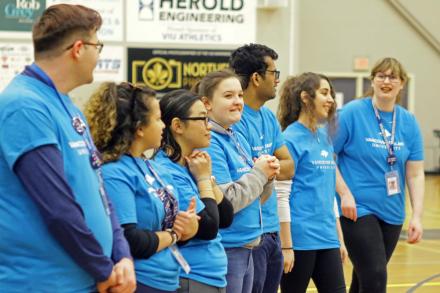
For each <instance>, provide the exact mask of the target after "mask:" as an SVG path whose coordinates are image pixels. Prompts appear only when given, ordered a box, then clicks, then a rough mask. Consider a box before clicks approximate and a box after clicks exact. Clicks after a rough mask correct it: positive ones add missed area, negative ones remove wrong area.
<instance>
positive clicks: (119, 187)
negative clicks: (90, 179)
mask: <svg viewBox="0 0 440 293" xmlns="http://www.w3.org/2000/svg"><path fill="white" fill-rule="evenodd" d="M106 167H107V166H105V165H104V167H103V174H104V187H105V191H106V192H107V195H108V197H109V199H110V200H111V201H112V202H113V205H114V206H115V207H116V208H115V210H116V214H117V216H118V220H119V222H120V224H121V225H124V224H137V223H138V221H137V212H136V200H135V195H136V191H135V190H134V189H133V187H132V186H131V184H130V182H129V181H128V179H127V178H126V177H125V176H117V175H116V174H114V173H115V172H112V173H111V174H109V172H107V169H106Z"/></svg>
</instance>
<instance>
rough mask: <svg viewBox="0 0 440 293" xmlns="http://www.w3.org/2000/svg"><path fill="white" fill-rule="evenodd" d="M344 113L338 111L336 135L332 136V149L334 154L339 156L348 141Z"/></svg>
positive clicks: (347, 129) (345, 114) (346, 122)
mask: <svg viewBox="0 0 440 293" xmlns="http://www.w3.org/2000/svg"><path fill="white" fill-rule="evenodd" d="M344 112H346V111H343V110H340V111H339V112H338V117H337V128H336V133H335V134H334V136H333V148H334V151H335V153H336V154H339V153H340V152H341V151H342V150H343V149H344V146H345V144H346V143H347V141H348V139H349V126H348V121H347V115H348V114H347V113H344Z"/></svg>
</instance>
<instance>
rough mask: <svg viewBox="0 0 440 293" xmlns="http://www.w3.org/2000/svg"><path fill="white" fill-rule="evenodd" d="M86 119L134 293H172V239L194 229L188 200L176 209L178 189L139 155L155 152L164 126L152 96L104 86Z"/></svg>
mask: <svg viewBox="0 0 440 293" xmlns="http://www.w3.org/2000/svg"><path fill="white" fill-rule="evenodd" d="M85 115H86V117H87V120H88V121H89V123H90V130H91V133H92V136H93V140H94V142H95V144H96V147H97V148H98V150H99V151H100V152H101V154H102V156H103V160H104V162H105V164H104V166H103V177H104V185H105V189H106V191H107V192H108V194H109V196H110V198H111V199H112V201H113V204H114V207H115V210H116V213H117V215H118V217H119V221H120V223H121V225H122V227H123V228H124V234H125V237H126V238H127V240H128V243H129V244H130V249H131V253H132V256H133V258H134V260H135V270H136V278H137V292H152V293H158V292H175V291H176V289H177V288H178V287H179V264H180V265H181V266H182V267H183V268H185V267H186V266H185V263H184V262H182V261H181V260H180V258H179V254H180V252H179V249H178V248H177V247H176V246H175V244H176V242H177V241H186V240H189V239H190V238H191V237H192V236H194V235H195V233H196V232H197V229H198V221H197V216H196V213H195V209H196V204H195V201H194V200H193V201H192V202H191V203H190V204H188V208H187V210H186V211H179V206H178V190H177V188H176V186H175V185H174V183H173V180H172V178H171V177H170V176H169V175H168V173H169V172H168V170H166V169H164V168H162V167H161V166H160V165H159V164H157V163H155V162H154V161H152V160H148V159H147V158H146V157H145V156H144V152H145V151H146V150H148V149H153V148H158V147H159V146H160V143H161V138H162V131H163V128H164V124H163V122H162V120H161V113H160V108H159V102H158V101H157V99H156V98H155V92H154V91H152V90H150V89H148V88H145V87H142V88H141V87H136V86H134V85H132V84H130V83H121V84H115V83H111V82H110V83H105V84H103V85H102V86H101V87H100V88H99V89H98V91H97V92H95V93H94V94H93V96H92V97H91V98H90V101H89V102H88V104H87V105H86V108H85Z"/></svg>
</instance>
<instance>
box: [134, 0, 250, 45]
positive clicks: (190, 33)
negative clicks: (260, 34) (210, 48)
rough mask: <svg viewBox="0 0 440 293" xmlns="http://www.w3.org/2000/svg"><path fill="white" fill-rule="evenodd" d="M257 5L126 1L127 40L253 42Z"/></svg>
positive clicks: (223, 0)
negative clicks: (129, 2)
mask: <svg viewBox="0 0 440 293" xmlns="http://www.w3.org/2000/svg"><path fill="white" fill-rule="evenodd" d="M133 2H134V1H133ZM256 5H257V1H249V0H246V1H245V0H209V1H208V0H201V1H192V0H138V1H136V2H134V3H131V4H130V5H127V10H126V11H127V15H126V18H127V41H129V42H150V43H151V42H153V43H191V44H234V45H236V44H244V43H250V42H255V36H256V13H257V7H256Z"/></svg>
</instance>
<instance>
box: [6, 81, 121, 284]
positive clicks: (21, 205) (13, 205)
mask: <svg viewBox="0 0 440 293" xmlns="http://www.w3.org/2000/svg"><path fill="white" fill-rule="evenodd" d="M61 99H63V101H64V103H65V105H66V107H67V108H68V109H69V111H70V112H71V113H72V114H74V115H81V113H80V111H79V109H77V108H76V107H75V106H74V105H73V103H72V102H71V100H70V98H69V97H68V96H66V95H62V94H61ZM82 119H83V120H84V121H85V119H84V117H82ZM44 145H54V146H55V147H57V148H58V149H59V150H60V152H61V154H62V158H63V161H64V172H65V178H66V180H67V182H68V184H69V186H70V188H71V189H72V193H73V195H74V198H75V201H76V203H77V204H78V205H79V206H80V207H81V209H82V211H83V213H84V218H85V222H86V224H87V226H88V227H89V229H90V231H91V232H92V233H93V235H94V236H95V238H96V239H97V241H98V242H99V243H100V245H101V247H102V249H103V253H104V254H105V255H106V256H108V257H110V256H111V253H112V245H113V230H112V226H111V221H110V218H109V216H107V214H106V211H105V209H104V205H103V202H102V200H101V196H100V194H99V181H98V177H97V174H96V172H95V170H93V169H92V167H91V164H90V160H89V157H90V156H89V152H88V150H87V148H86V145H85V143H84V141H83V138H82V137H81V135H79V134H78V133H77V132H76V131H75V129H74V128H73V127H72V121H71V118H70V116H69V114H68V113H67V112H66V110H65V109H64V108H63V106H62V103H61V101H60V100H59V98H58V97H57V95H56V92H55V90H54V89H52V88H50V87H49V86H47V85H46V84H44V83H42V82H41V81H39V80H37V79H34V78H32V77H28V76H23V75H19V76H17V77H16V78H15V79H14V80H13V81H12V82H11V83H10V85H9V86H8V87H7V88H6V89H5V90H4V92H3V93H2V94H1V95H0V174H1V176H0V219H1V221H0V231H1V232H0V288H1V289H2V291H4V292H18V291H19V292H24V291H26V292H33V291H41V290H47V288H50V290H51V291H54V292H55V291H56V292H67V291H68V292H72V291H75V292H90V291H91V290H93V289H94V288H95V280H94V279H93V278H92V276H90V275H89V274H88V273H87V272H86V271H84V270H83V269H82V268H81V267H79V266H78V265H77V264H76V263H75V262H74V261H73V259H72V258H71V257H70V255H68V254H67V253H66V252H65V250H64V249H63V247H62V246H61V245H60V244H59V243H58V242H57V241H56V240H55V238H53V236H52V235H51V234H50V233H49V230H48V229H47V226H46V223H45V222H44V221H43V220H42V217H41V214H40V211H39V210H38V208H37V206H36V204H35V203H34V201H33V200H32V199H31V197H30V196H29V195H28V193H27V192H26V190H25V189H24V187H23V185H22V184H21V182H20V181H19V179H18V178H17V176H16V174H15V173H14V171H13V167H14V164H15V163H16V162H17V160H18V159H19V158H20V157H21V156H22V155H23V154H25V153H27V152H28V151H31V150H33V149H35V148H38V147H40V146H44ZM54 276H56V277H54ZM17 284H19V285H17Z"/></svg>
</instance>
